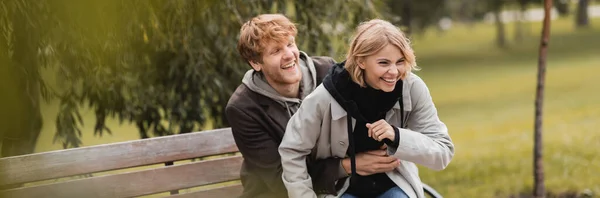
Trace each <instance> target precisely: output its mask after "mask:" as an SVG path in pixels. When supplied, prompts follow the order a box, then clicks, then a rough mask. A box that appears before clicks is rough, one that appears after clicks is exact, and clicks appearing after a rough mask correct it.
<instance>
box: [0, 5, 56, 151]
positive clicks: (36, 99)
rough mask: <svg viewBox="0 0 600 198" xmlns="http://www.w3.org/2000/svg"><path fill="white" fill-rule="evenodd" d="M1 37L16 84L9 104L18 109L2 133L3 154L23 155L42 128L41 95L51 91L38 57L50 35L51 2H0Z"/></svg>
mask: <svg viewBox="0 0 600 198" xmlns="http://www.w3.org/2000/svg"><path fill="white" fill-rule="evenodd" d="M0 9H1V10H3V12H1V13H2V14H0V21H1V22H2V29H1V31H0V32H1V33H2V37H3V39H2V40H3V41H2V42H1V43H0V44H2V46H1V48H0V49H1V51H0V53H2V55H0V56H2V57H3V59H5V61H6V62H7V64H6V66H8V67H7V68H5V69H6V72H7V74H8V75H9V76H10V77H12V80H7V83H12V84H13V87H14V92H12V93H13V95H10V96H8V97H12V98H13V99H14V100H12V102H9V103H8V105H11V106H12V105H14V106H12V108H17V109H16V111H12V112H11V113H12V114H13V115H10V116H7V117H10V120H13V121H12V122H9V123H7V125H4V126H7V128H8V129H10V130H8V131H6V132H5V133H3V134H2V135H0V141H2V143H1V145H2V148H1V149H0V150H2V154H1V156H14V155H23V154H27V153H31V152H33V150H34V148H35V144H36V141H37V137H38V135H39V133H40V130H41V127H42V116H41V112H40V97H47V96H48V90H47V87H46V86H45V84H44V83H43V81H42V80H41V76H40V72H39V69H40V68H42V67H43V66H42V65H43V59H39V57H40V56H41V52H43V51H41V50H42V49H43V47H42V46H43V45H44V43H45V42H46V41H47V40H46V38H47V37H46V36H47V34H46V33H45V32H44V31H42V29H43V28H44V27H48V26H47V25H48V22H49V20H50V19H49V13H48V4H47V3H46V2H44V1H40V2H36V3H33V2H30V1H23V0H5V1H1V2H0Z"/></svg>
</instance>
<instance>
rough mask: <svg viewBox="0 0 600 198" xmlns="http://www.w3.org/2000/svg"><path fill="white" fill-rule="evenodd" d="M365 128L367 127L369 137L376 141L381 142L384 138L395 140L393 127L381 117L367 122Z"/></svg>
mask: <svg viewBox="0 0 600 198" xmlns="http://www.w3.org/2000/svg"><path fill="white" fill-rule="evenodd" d="M367 129H369V131H368V134H369V137H372V138H373V139H375V140H377V141H380V142H381V141H382V140H383V139H385V138H387V139H389V140H391V141H392V142H393V141H395V140H396V133H395V132H394V128H392V126H391V125H390V124H388V123H387V122H386V121H385V120H383V119H381V120H379V121H377V122H374V123H373V124H371V123H367Z"/></svg>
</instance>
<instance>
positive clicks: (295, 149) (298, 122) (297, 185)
mask: <svg viewBox="0 0 600 198" xmlns="http://www.w3.org/2000/svg"><path fill="white" fill-rule="evenodd" d="M318 94H323V92H321V93H318V92H317V90H315V92H313V93H312V94H311V95H310V96H308V97H307V98H306V99H305V100H304V101H303V102H302V105H301V106H300V108H299V109H298V111H297V112H296V113H295V114H294V115H293V116H292V118H291V119H290V121H289V122H288V125H287V128H286V132H285V135H284V136H283V141H282V142H281V144H280V145H279V154H280V155H281V165H282V167H283V174H282V179H283V183H284V184H285V187H286V188H287V190H288V195H289V197H290V198H296V197H301V198H307V197H308V198H310V197H316V194H315V192H314V191H313V186H312V182H311V177H310V175H309V174H308V170H307V165H306V158H307V156H308V155H309V154H310V153H311V151H312V149H313V148H314V147H315V144H316V142H317V138H318V137H319V134H320V133H321V128H320V126H321V121H322V118H323V112H324V109H325V107H324V106H326V105H325V104H320V102H319V101H317V98H318V96H316V95H318Z"/></svg>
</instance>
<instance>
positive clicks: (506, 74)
mask: <svg viewBox="0 0 600 198" xmlns="http://www.w3.org/2000/svg"><path fill="white" fill-rule="evenodd" d="M555 22H556V23H554V24H553V25H554V29H556V30H557V31H554V32H553V35H554V36H556V37H557V38H560V39H563V40H559V41H556V42H554V43H553V41H554V40H552V39H551V41H550V49H551V50H550V52H549V61H548V69H547V75H546V76H547V77H546V82H547V84H546V95H545V96H546V98H545V104H544V126H543V130H544V131H543V132H544V137H543V138H544V166H545V170H546V189H547V190H548V191H552V192H564V191H568V190H574V191H578V192H581V191H582V190H584V189H590V190H592V191H594V192H595V193H596V194H597V193H600V178H598V177H597V175H600V153H599V152H600V133H598V132H599V130H598V128H600V103H598V102H597V101H600V93H598V92H597V91H594V90H598V88H597V86H600V79H598V73H600V57H599V56H598V54H600V45H598V44H599V43H600V37H598V36H597V35H599V33H600V32H598V31H596V32H595V33H593V32H590V31H582V32H577V34H576V35H566V34H567V32H569V31H572V30H571V29H568V28H565V27H567V26H569V25H571V21H566V20H559V21H555ZM599 22H600V21H598V20H596V21H594V24H593V26H599V25H600V23H599ZM534 26H536V25H534ZM485 28H486V27H481V28H479V29H474V30H473V32H472V33H471V34H466V32H464V31H465V30H464V29H463V30H462V31H463V32H462V33H461V34H458V33H456V32H450V33H449V35H450V36H443V37H437V38H431V37H424V38H420V39H423V40H420V39H416V40H415V41H413V42H414V43H417V44H419V43H421V45H420V46H419V45H417V46H419V47H420V48H418V49H416V50H417V53H421V56H420V58H421V59H420V65H421V67H422V68H423V70H422V71H420V72H417V74H419V75H421V76H422V77H423V78H424V80H425V81H426V82H427V83H428V86H429V88H430V90H431V92H432V95H433V98H434V100H435V102H436V105H437V107H438V110H439V112H440V116H441V118H442V120H443V121H445V122H446V124H447V125H448V128H449V129H450V134H451V137H452V138H453V141H454V143H455V145H456V155H455V157H454V159H453V161H452V163H451V164H450V166H449V167H448V169H446V170H444V171H441V172H434V171H430V170H427V169H426V168H421V172H422V179H423V181H424V182H426V183H428V184H430V185H431V186H433V187H434V188H436V189H437V190H439V191H441V192H442V194H444V195H445V197H495V196H499V197H507V196H508V195H510V194H517V193H520V192H525V193H529V192H530V190H529V189H531V188H532V186H533V172H532V169H533V164H532V156H533V151H532V148H533V116H534V97H535V80H536V77H537V76H536V75H537V50H536V45H537V42H539V40H538V39H537V38H535V39H531V38H530V41H527V42H524V43H526V44H528V45H532V46H527V45H519V46H515V45H512V46H511V47H510V49H508V50H499V49H495V48H493V43H491V42H488V43H489V44H485V43H483V44H481V43H480V46H479V47H472V46H476V43H475V42H471V41H467V37H468V38H472V40H474V41H482V40H487V41H493V40H492V39H493V32H492V31H491V30H493V29H492V27H487V29H488V30H487V33H488V35H486V34H485V32H486V30H485ZM536 28H538V27H536ZM482 29H483V30H482ZM554 29H553V30H554ZM457 32H460V31H457ZM565 35H566V36H565ZM482 37H483V38H487V39H482ZM577 37H579V38H577ZM553 38H554V37H553ZM565 38H567V39H568V40H564V39H565ZM442 40H448V41H445V42H442ZM462 42H468V43H466V45H460V44H459V43H462ZM583 42H587V43H583ZM434 43H438V44H435V45H434ZM590 43H595V44H590ZM469 45H470V46H471V47H469ZM576 45H579V46H583V47H584V48H583V49H582V48H579V49H575V47H576ZM452 46H455V47H456V49H455V48H452ZM430 49H431V50H430ZM482 49H483V50H482ZM419 50H420V51H419ZM454 50H458V51H459V52H455V54H453V53H454V52H452V51H454ZM514 51H517V52H521V53H523V54H517V58H516V59H511V57H505V56H503V54H510V53H514ZM567 51H577V52H578V53H573V52H571V53H569V52H567ZM565 52H567V54H569V56H564V54H566V53H565ZM430 53H431V54H430ZM438 55H440V56H442V57H443V58H447V59H449V60H452V61H448V62H444V61H443V60H433V59H435V58H436V57H437V56H438ZM471 58H473V59H474V60H470V59H471ZM482 63H485V64H482ZM430 64H432V65H430Z"/></svg>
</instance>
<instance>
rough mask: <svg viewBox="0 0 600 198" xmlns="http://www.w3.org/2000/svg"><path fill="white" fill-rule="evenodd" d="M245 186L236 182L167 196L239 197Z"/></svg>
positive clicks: (186, 197) (177, 197) (170, 197)
mask: <svg viewBox="0 0 600 198" xmlns="http://www.w3.org/2000/svg"><path fill="white" fill-rule="evenodd" d="M242 191H244V188H243V187H242V185H241V184H235V185H230V186H225V187H221V188H213V189H208V190H202V191H196V192H190V193H184V194H178V195H172V196H168V197H167V198H196V197H218V198H226V197H238V196H240V195H241V194H242Z"/></svg>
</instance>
